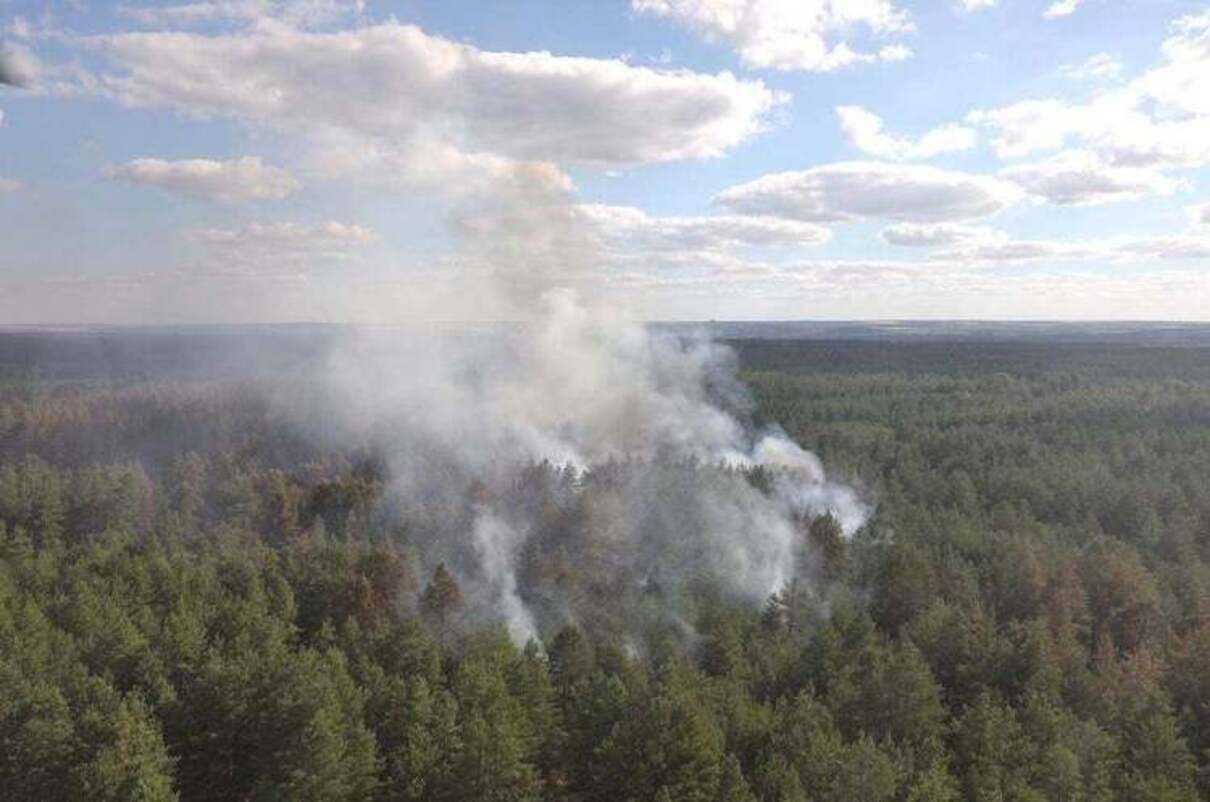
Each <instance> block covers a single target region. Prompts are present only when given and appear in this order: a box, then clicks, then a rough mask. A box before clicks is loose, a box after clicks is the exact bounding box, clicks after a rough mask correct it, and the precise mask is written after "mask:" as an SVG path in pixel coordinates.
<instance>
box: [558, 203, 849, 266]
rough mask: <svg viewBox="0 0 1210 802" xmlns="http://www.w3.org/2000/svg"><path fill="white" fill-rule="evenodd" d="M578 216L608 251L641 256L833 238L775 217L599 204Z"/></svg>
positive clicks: (582, 208)
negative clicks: (662, 213) (669, 213)
mask: <svg viewBox="0 0 1210 802" xmlns="http://www.w3.org/2000/svg"><path fill="white" fill-rule="evenodd" d="M576 211H577V214H578V215H580V216H581V218H582V219H583V220H584V221H585V222H586V223H588V224H589V225H590V226H591V227H592V228H593V229H594V230H595V231H596V232H598V233H599V236H600V237H601V238H602V240H603V242H604V244H605V245H606V246H608V247H612V248H620V249H625V250H628V251H631V252H634V253H635V254H637V255H640V256H641V255H642V254H644V253H648V252H651V251H716V250H735V249H741V248H762V247H787V246H804V245H818V244H820V243H824V242H827V241H828V240H829V239H830V237H831V232H830V231H829V230H828V229H827V228H825V227H824V226H820V225H816V224H814V223H803V222H799V221H796V220H783V219H779V218H775V217H749V216H743V215H716V216H710V217H653V216H651V215H649V214H647V213H646V212H644V211H642V210H641V209H636V208H634V207H630V206H604V205H599V204H580V205H579V206H577V207H576Z"/></svg>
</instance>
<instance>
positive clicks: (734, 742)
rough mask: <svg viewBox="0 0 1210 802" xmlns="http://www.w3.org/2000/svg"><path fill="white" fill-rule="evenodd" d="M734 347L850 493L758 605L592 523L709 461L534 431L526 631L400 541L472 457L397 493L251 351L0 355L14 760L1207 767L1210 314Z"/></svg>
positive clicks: (279, 771)
mask: <svg viewBox="0 0 1210 802" xmlns="http://www.w3.org/2000/svg"><path fill="white" fill-rule="evenodd" d="M742 353H743V354H744V356H745V358H746V359H747V364H748V365H749V366H750V367H753V366H754V367H763V368H766V369H767V368H769V367H775V368H776V370H768V371H765V372H759V371H754V372H750V373H749V374H748V376H747V379H748V380H749V384H750V385H751V386H752V388H753V393H754V396H755V399H756V401H757V407H756V418H757V420H756V423H757V424H758V425H759V424H760V423H763V422H773V421H777V422H780V423H781V424H782V425H783V426H784V427H785V428H786V430H787V431H788V432H789V433H790V434H791V435H792V436H794V437H795V438H796V439H797V440H799V441H800V442H802V443H803V444H804V445H806V446H808V447H810V448H812V449H813V450H816V451H817V452H818V453H819V454H820V455H821V456H822V457H823V458H824V461H825V463H826V464H827V465H828V466H829V470H830V472H831V473H832V474H834V475H837V476H841V477H849V478H852V479H855V480H860V482H861V483H863V484H864V485H865V486H866V487H867V488H868V492H869V496H870V498H871V499H873V500H875V501H876V502H877V514H876V516H875V518H874V519H873V520H872V521H871V522H870V524H869V525H868V526H866V527H865V528H864V529H862V530H861V531H859V532H858V533H856V534H855V535H854V536H852V537H845V536H844V535H843V533H842V532H841V530H840V528H839V526H838V522H837V521H836V520H835V519H833V518H832V516H830V515H823V516H819V517H815V518H806V519H804V520H802V521H801V522H800V524H801V526H800V535H801V542H800V543H799V544H798V547H799V548H800V551H801V554H802V556H803V559H802V560H801V561H800V562H801V565H800V570H799V572H798V575H797V576H796V577H794V578H793V580H792V581H791V582H790V583H789V584H788V585H787V586H786V587H785V588H783V589H781V591H780V592H779V593H777V594H775V595H774V596H772V597H771V598H770V599H768V600H767V603H766V604H764V605H763V606H762V605H754V604H752V603H751V601H750V600H744V599H735V598H731V597H729V596H727V595H726V593H725V592H724V591H723V590H722V588H723V587H724V586H723V585H721V584H720V583H717V582H715V579H717V578H716V577H710V576H694V577H691V578H689V580H687V581H686V582H684V583H682V584H680V585H674V583H672V582H671V581H669V580H668V577H666V576H660V575H658V574H657V573H656V572H654V571H649V570H642V571H638V570H636V569H635V568H634V567H633V566H634V565H636V563H633V562H632V563H628V564H627V566H628V567H623V568H618V561H617V560H616V559H614V558H616V557H617V555H616V554H613V553H611V552H610V551H609V547H608V538H607V536H603V535H602V533H601V531H600V530H601V529H602V528H604V529H605V530H606V532H605V535H608V531H607V530H608V526H607V523H608V520H609V514H608V513H609V509H610V506H609V499H610V496H609V493H610V492H611V488H612V487H615V486H616V484H617V483H619V482H624V481H634V477H635V476H643V478H644V479H645V480H649V481H651V482H652V483H653V486H652V487H651V488H648V491H649V492H653V493H661V494H664V493H668V494H676V493H679V492H681V491H682V490H683V488H684V487H685V483H689V482H710V481H715V480H717V479H718V478H719V477H721V476H725V475H727V474H725V470H727V469H725V468H721V467H718V466H700V465H678V466H675V468H673V469H669V470H661V471H652V472H650V473H648V474H641V473H636V472H633V471H632V472H631V473H628V472H627V471H628V470H632V469H631V468H628V466H626V465H622V464H608V465H604V466H598V467H596V468H594V470H592V471H590V472H588V473H586V474H578V473H576V472H574V471H570V470H566V469H563V468H560V467H557V466H552V465H550V464H548V463H540V464H537V465H532V466H525V467H523V468H520V469H518V471H517V473H516V476H515V477H513V476H510V483H511V485H513V486H514V489H513V491H510V492H514V495H513V496H509V497H508V498H507V500H506V501H507V504H516V505H518V508H523V509H524V510H525V512H526V514H527V515H529V516H531V518H532V520H533V521H535V530H534V532H533V533H532V535H531V537H530V538H529V539H528V540H527V542H526V545H525V548H524V549H523V552H522V554H521V555H520V556H519V558H518V571H519V580H520V582H521V585H522V591H523V592H527V591H532V592H530V594H529V596H528V597H527V599H526V601H527V603H530V604H532V605H534V607H535V609H537V610H540V611H541V612H542V614H543V615H544V616H545V617H544V618H543V619H542V620H543V621H544V622H549V621H554V622H555V623H554V624H551V625H549V626H548V625H547V624H546V623H544V624H543V627H544V631H543V636H544V641H543V643H541V644H537V643H535V644H531V645H530V646H528V647H527V648H519V647H517V646H514V645H512V644H510V643H509V642H507V640H506V639H504V638H503V636H502V635H501V634H500V633H499V632H497V631H495V630H493V629H491V628H490V626H488V625H486V623H485V622H483V621H479V620H476V619H475V617H474V616H473V615H472V612H473V611H474V609H475V604H476V602H477V599H478V598H479V597H478V595H477V594H478V592H479V589H478V588H477V587H476V586H475V585H474V583H475V582H476V581H477V578H476V575H475V571H474V570H473V566H470V570H468V562H467V561H465V560H460V555H459V554H457V553H456V552H454V551H452V550H451V551H450V552H449V553H448V554H447V553H444V552H440V551H439V550H438V551H437V552H436V555H437V556H435V557H434V556H433V555H432V554H429V555H426V554H424V553H422V552H421V550H420V549H419V548H418V546H420V545H422V544H424V543H426V542H430V541H433V540H438V541H439V540H440V538H439V535H440V534H441V533H443V532H448V531H452V530H456V529H461V528H466V527H469V526H471V525H473V522H474V508H475V505H476V504H477V503H479V502H480V501H481V500H482V496H483V494H486V493H489V492H493V491H490V490H489V489H486V488H480V487H476V488H470V489H468V488H463V487H456V488H453V489H451V490H450V493H449V495H450V498H452V499H454V501H452V502H450V504H449V505H448V506H446V507H442V508H441V510H440V512H441V515H440V516H435V515H432V514H428V513H426V512H425V511H424V510H418V509H417V508H416V507H414V506H409V505H408V504H405V503H401V502H400V501H399V500H398V499H393V498H391V497H390V494H389V492H388V488H389V483H387V482H386V481H385V478H384V477H383V476H382V473H381V470H380V469H379V468H377V467H376V466H377V465H379V464H381V463H380V462H376V461H375V459H373V458H372V456H371V457H367V455H366V453H364V449H362V448H361V447H360V446H359V445H357V444H333V443H328V444H327V445H324V446H322V447H321V446H317V445H316V444H315V442H312V441H308V442H303V441H302V440H301V438H299V437H298V436H297V433H295V432H292V431H291V430H290V429H289V427H287V426H286V425H285V424H283V423H282V422H281V421H279V420H277V419H276V418H275V416H274V415H273V413H272V410H271V409H270V408H269V407H268V406H267V405H266V404H265V403H264V402H263V397H262V396H260V395H258V394H257V393H254V392H250V391H249V388H248V387H244V386H221V387H219V386H215V385H212V384H208V383H198V384H196V385H195V384H188V383H180V384H175V385H154V386H153V385H131V386H128V387H123V388H110V387H104V386H83V385H71V384H66V385H62V386H56V387H54V388H43V389H40V390H39V391H38V392H19V393H18V392H11V391H10V392H9V393H8V394H7V395H3V394H0V798H3V799H4V800H6V802H7V800H10V799H11V800H15V802H26V800H31V801H32V800H37V802H46V801H47V800H80V802H83V801H84V800H115V801H116V800H145V801H146V802H153V801H154V802H159V801H160V800H165V801H166V800H178V799H179V800H182V802H191V801H192V800H231V799H240V800H253V801H259V800H366V801H367V802H369V801H373V802H378V801H379V800H381V801H382V802H387V801H388V800H389V801H390V802H420V801H421V800H436V801H437V802H464V801H465V802H470V801H471V800H508V801H510V802H511V801H516V802H523V801H527V800H534V801H535V802H536V800H539V799H541V800H567V801H568V802H575V801H576V800H644V801H646V800H652V801H654V800H661V801H662V800H670V801H671V800H675V801H676V802H683V801H684V800H703V802H706V801H709V802H756V800H760V802H848V801H849V800H871V801H872V800H896V802H957V800H972V801H974V802H978V801H979V800H989V801H990V800H996V801H997V802H1005V801H1007V800H1017V801H1018V802H1034V800H1039V801H1040V800H1055V802H1060V801H1061V802H1126V801H1127V800H1129V801H1130V802H1134V801H1135V800H1138V802H1143V800H1147V801H1148V802H1150V801H1151V800H1171V801H1172V802H1193V800H1198V799H1202V800H1205V799H1210V779H1208V778H1210V679H1207V678H1208V677H1210V623H1208V622H1210V371H1208V370H1207V369H1206V367H1205V365H1206V364H1210V362H1207V361H1206V359H1205V353H1204V352H1202V351H1200V350H1194V349H1190V350H1189V351H1188V352H1185V351H1179V352H1177V351H1169V350H1164V349H1156V350H1154V351H1150V352H1147V353H1133V352H1113V353H1110V352H1108V351H1102V350H1096V349H1089V348H1076V347H1074V346H1070V347H1069V346H1058V345H1056V346H1054V347H1053V348H1051V349H1049V350H1045V351H1038V350H1030V349H1029V348H1024V347H1022V348H1015V349H1014V348H1001V347H994V348H993V347H992V346H990V345H984V346H980V345H978V344H967V345H963V346H961V347H958V346H953V347H948V350H947V349H946V348H942V347H941V346H939V345H937V344H930V343H920V344H916V345H895V346H893V347H892V346H886V347H885V349H884V350H883V351H878V350H877V349H874V350H863V349H861V348H857V347H855V346H843V347H842V346H834V347H833V348H832V350H828V349H825V348H822V347H819V346H817V345H811V344H803V343H798V344H795V343H783V344H752V343H748V344H745V345H744V346H743V351H742ZM838 353H840V354H842V355H843V356H844V358H843V359H838V358H837V354H838ZM434 472H435V473H437V472H439V469H438V468H435V469H434ZM732 475H733V474H732ZM745 478H746V479H747V480H748V481H749V483H750V485H751V487H752V488H755V489H756V490H757V491H758V492H761V491H762V489H763V491H767V490H768V488H769V486H770V483H771V482H772V481H773V478H774V477H772V476H771V475H770V474H769V472H768V471H767V470H764V469H761V470H757V471H753V472H751V473H750V474H745ZM506 484H509V483H506ZM496 501H500V500H499V499H497V500H496ZM501 503H502V506H507V504H505V503H504V502H501ZM442 516H445V517H442ZM692 534H693V533H692V532H686V533H684V537H683V544H681V543H680V541H678V542H677V547H678V548H679V547H681V546H682V545H683V546H684V547H685V548H690V547H692V545H693V537H692ZM442 560H444V561H445V562H443V563H442V562H441V561H442ZM439 563H440V564H439ZM638 567H639V568H644V569H645V566H643V565H641V564H638ZM419 569H423V570H424V571H425V574H424V575H423V576H428V581H427V582H422V581H420V580H419V579H418V576H417V571H418V570H419ZM430 571H431V573H429V572H430ZM455 577H457V579H455ZM572 597H575V598H576V599H577V600H578V604H579V606H578V607H577V608H576V610H577V611H583V614H582V615H577V616H575V620H574V622H570V621H568V620H567V619H568V618H569V617H570V616H566V615H564V613H565V612H566V610H565V609H564V608H562V607H560V605H559V600H562V599H568V598H572Z"/></svg>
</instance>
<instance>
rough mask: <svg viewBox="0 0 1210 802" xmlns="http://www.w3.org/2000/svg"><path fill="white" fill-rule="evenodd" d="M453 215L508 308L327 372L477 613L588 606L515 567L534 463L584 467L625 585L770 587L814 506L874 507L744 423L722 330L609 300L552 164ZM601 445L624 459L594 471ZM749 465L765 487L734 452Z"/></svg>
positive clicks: (423, 535) (842, 518)
mask: <svg viewBox="0 0 1210 802" xmlns="http://www.w3.org/2000/svg"><path fill="white" fill-rule="evenodd" d="M453 221H454V228H455V230H456V231H458V232H459V233H460V236H461V237H462V238H463V243H464V248H463V251H464V258H465V260H466V264H467V265H468V266H469V267H470V268H471V269H469V270H467V271H466V275H467V276H471V277H473V278H467V279H466V281H467V284H466V290H465V293H463V297H467V298H472V297H473V298H474V299H475V303H476V305H477V306H476V308H482V305H483V303H484V302H485V299H486V300H487V302H488V303H490V304H491V305H493V306H494V307H495V308H496V309H499V310H501V313H502V315H503V316H506V317H509V318H510V319H511V320H512V321H513V322H512V323H511V324H509V325H498V326H479V327H474V326H471V327H456V328H454V329H453V330H452V331H451V330H439V329H425V328H424V327H423V326H416V325H413V326H410V327H409V328H408V329H407V331H406V332H405V333H403V334H401V333H400V332H398V331H378V332H370V333H365V334H363V336H362V337H360V338H359V339H358V340H357V341H356V342H355V343H353V344H352V345H351V346H350V347H349V348H348V349H345V350H343V351H340V352H338V353H337V354H336V355H335V356H334V358H333V362H332V370H331V372H330V378H331V380H332V386H333V387H334V388H335V389H336V392H337V393H339V394H340V396H341V397H342V399H343V400H342V403H341V406H342V407H343V408H344V410H345V412H346V418H347V420H349V421H354V422H356V423H357V425H359V426H360V427H361V430H362V433H363V435H364V436H365V437H367V438H369V439H370V440H371V441H372V442H374V443H376V444H377V445H378V447H379V448H380V449H381V450H384V451H385V452H386V453H387V455H388V459H389V464H390V469H391V473H392V476H391V480H392V488H393V494H394V497H395V498H396V499H397V501H398V503H399V505H400V506H401V507H402V508H404V509H406V510H408V511H410V512H409V514H410V521H411V524H410V525H411V528H412V531H411V536H412V538H413V541H414V545H416V546H417V547H418V549H419V551H420V554H421V560H422V563H423V565H422V569H427V568H431V566H432V565H434V564H436V562H438V561H441V562H445V563H446V564H447V565H450V566H453V567H454V569H455V570H456V571H457V573H458V574H459V577H460V580H461V581H462V582H463V585H464V592H466V595H467V598H468V604H469V606H470V608H471V611H472V612H473V613H474V614H475V618H476V619H477V620H493V621H497V622H500V623H503V624H504V625H505V626H506V627H507V629H508V631H509V633H510V635H511V636H512V637H513V638H514V639H515V640H517V641H518V642H523V641H526V640H528V639H530V638H532V637H535V636H536V635H537V634H538V632H539V629H540V628H542V626H543V625H546V626H557V625H559V624H560V623H565V622H566V620H567V619H577V618H580V617H581V616H583V615H585V614H590V613H591V611H587V610H585V609H584V606H583V603H582V601H580V600H577V599H575V598H566V597H563V596H561V595H560V593H561V591H558V590H552V589H551V588H547V587H537V586H527V585H526V584H525V583H524V582H523V581H521V579H520V578H519V576H518V565H519V562H520V559H521V555H522V554H523V553H524V552H525V550H526V548H527V547H528V546H529V545H530V542H531V539H532V538H533V537H535V530H536V528H537V527H538V521H537V519H536V516H535V515H534V514H533V512H532V511H530V510H526V509H524V508H523V507H520V506H518V505H517V504H515V503H514V502H513V501H511V500H510V499H511V496H510V489H509V488H510V482H511V481H512V477H515V476H516V475H517V474H518V473H519V472H520V471H522V470H524V468H525V466H527V465H533V464H535V463H541V462H544V461H545V462H548V463H550V464H552V465H555V466H566V468H567V470H568V471H570V472H571V473H572V474H574V475H575V476H577V477H578V478H577V480H576V481H577V482H588V483H593V494H594V496H593V498H594V499H595V502H594V503H595V506H594V507H592V508H591V509H589V510H587V511H586V512H584V513H583V516H582V517H583V525H584V527H585V530H586V531H591V532H593V533H594V536H597V537H600V538H601V539H602V544H601V548H600V549H596V551H601V552H603V554H604V555H605V556H604V557H603V558H602V560H603V562H602V563H601V565H599V566H596V568H598V569H599V570H600V571H603V572H606V573H608V574H610V575H612V576H613V577H614V578H615V579H616V581H617V583H618V588H619V593H626V592H628V590H627V589H628V588H630V589H633V588H649V587H653V586H657V585H658V586H659V587H660V588H669V587H671V588H675V587H678V586H680V585H682V584H684V583H685V582H686V581H688V580H690V579H691V578H693V577H698V576H702V575H709V576H712V577H715V578H717V580H718V581H719V582H720V583H722V584H723V586H724V587H725V588H726V590H727V591H728V592H730V593H732V594H734V595H736V596H739V597H742V598H747V599H750V600H751V601H752V602H753V603H754V604H760V603H761V602H763V601H764V600H765V599H766V598H767V597H768V596H769V595H770V594H771V593H775V592H777V591H779V590H781V589H782V588H783V587H784V586H785V585H786V584H787V583H788V582H790V581H791V580H792V578H793V577H794V576H795V570H796V565H795V562H796V560H797V559H798V556H799V555H800V553H801V548H802V545H801V544H802V533H801V527H800V523H799V522H800V521H801V519H802V517H803V516H804V515H808V516H809V515H817V514H822V513H824V512H828V511H830V512H832V513H833V514H834V515H835V516H836V518H837V520H838V521H839V522H840V524H841V527H842V529H843V531H844V532H845V533H846V534H851V533H852V532H853V531H854V530H855V529H857V528H858V527H860V526H861V525H862V524H863V523H864V521H865V519H866V517H867V514H868V510H867V508H866V507H865V505H864V504H863V503H862V502H861V501H860V498H859V496H858V494H857V493H856V491H854V490H853V489H852V488H849V487H847V486H844V485H842V484H838V483H834V482H831V481H829V480H828V478H827V476H826V474H825V472H824V469H823V467H822V465H821V464H820V462H819V460H818V459H817V458H816V457H815V456H814V455H812V454H810V453H809V452H807V451H805V450H803V449H802V448H801V447H799V446H798V445H797V444H795V443H794V442H792V441H791V440H790V439H789V438H788V437H787V436H786V435H785V434H784V432H782V431H781V430H780V429H769V430H766V431H754V430H753V428H752V427H751V425H749V423H748V422H747V413H748V411H749V409H750V406H751V402H750V400H749V396H748V394H747V392H746V390H745V388H744V387H743V386H742V384H741V383H740V382H739V381H738V378H737V375H736V363H735V357H734V354H733V353H732V352H731V351H730V349H728V348H726V347H725V346H722V345H719V344H717V343H715V342H712V341H711V340H710V339H709V338H708V337H706V336H694V337H686V336H677V335H673V334H669V333H658V332H656V331H653V330H651V329H649V328H648V327H646V326H644V325H642V324H641V323H639V322H636V321H634V320H632V319H630V317H629V316H628V315H627V313H626V311H625V309H624V308H619V306H618V305H616V304H613V303H608V302H606V301H605V300H604V293H603V292H602V291H601V288H602V286H603V283H604V279H605V277H604V276H603V275H602V273H601V271H602V267H601V263H602V261H601V260H599V259H597V258H596V253H597V249H598V241H597V238H596V235H595V232H594V231H593V230H592V229H591V228H590V227H589V226H588V222H587V220H586V219H585V218H584V217H583V216H581V215H580V214H578V212H577V207H576V205H575V201H574V197H573V193H572V188H571V186H570V183H569V182H567V181H566V180H565V179H564V178H563V177H562V174H561V173H559V172H558V171H557V170H555V169H554V168H551V167H549V166H543V165H522V166H519V167H517V169H516V171H515V172H511V173H509V174H508V176H507V178H506V180H503V181H501V182H500V184H499V185H498V192H496V193H495V194H494V195H493V196H492V197H491V199H490V200H483V198H482V197H481V196H477V197H476V198H475V199H474V200H473V201H470V202H468V204H467V205H465V206H462V207H459V208H458V209H457V210H456V212H455V214H454V218H453ZM447 297H448V296H447ZM453 297H458V294H457V293H455V294H454V296H453ZM461 311H462V310H461V308H460V306H459V305H458V304H457V303H455V304H454V305H453V307H452V308H446V309H443V310H442V312H443V314H444V316H445V317H447V318H449V319H455V320H457V319H463V318H464V316H463V315H461V314H460V312H461ZM609 465H624V466H626V467H625V468H624V469H623V470H618V471H615V473H617V474H618V477H619V478H617V480H616V481H614V482H612V483H603V482H602V481H600V479H601V477H602V476H604V475H605V473H608V472H607V471H604V469H603V467H602V466H609ZM757 466H763V467H765V468H767V469H768V470H769V472H770V473H771V475H772V477H773V480H772V482H771V485H770V487H769V488H768V489H767V490H760V489H758V488H756V487H755V486H753V484H752V483H751V482H749V481H747V480H746V479H745V477H744V475H743V474H742V473H741V472H740V471H738V470H734V469H736V468H748V469H751V468H755V467H757ZM574 484H575V483H573V485H574ZM569 492H570V493H571V494H572V495H573V496H574V495H575V491H574V489H573V490H571V491H569ZM573 501H574V499H573ZM671 595H675V594H671ZM526 599H537V600H540V601H541V602H542V614H541V615H537V614H535V611H534V610H531V609H530V608H529V605H528V604H527V602H526ZM670 615H671V616H672V617H675V615H676V614H675V611H671V612H670ZM560 618H561V619H563V620H559V619H560Z"/></svg>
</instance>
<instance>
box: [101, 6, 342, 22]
mask: <svg viewBox="0 0 1210 802" xmlns="http://www.w3.org/2000/svg"><path fill="white" fill-rule="evenodd" d="M118 10H119V13H121V14H122V15H123V16H125V17H127V18H129V19H132V20H134V21H135V22H138V23H140V24H142V25H147V26H153V27H163V26H168V27H177V26H180V27H187V26H192V25H198V24H201V23H206V22H213V21H216V20H221V21H242V22H263V21H267V20H271V21H277V22H281V23H283V24H287V25H295V26H301V27H314V26H319V25H326V24H330V23H333V22H337V21H340V20H342V19H347V18H349V17H352V16H355V15H358V14H361V13H362V12H364V11H365V2H364V0H201V2H193V3H180V4H177V5H162V6H132V5H123V6H120V7H119V9H118Z"/></svg>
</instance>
